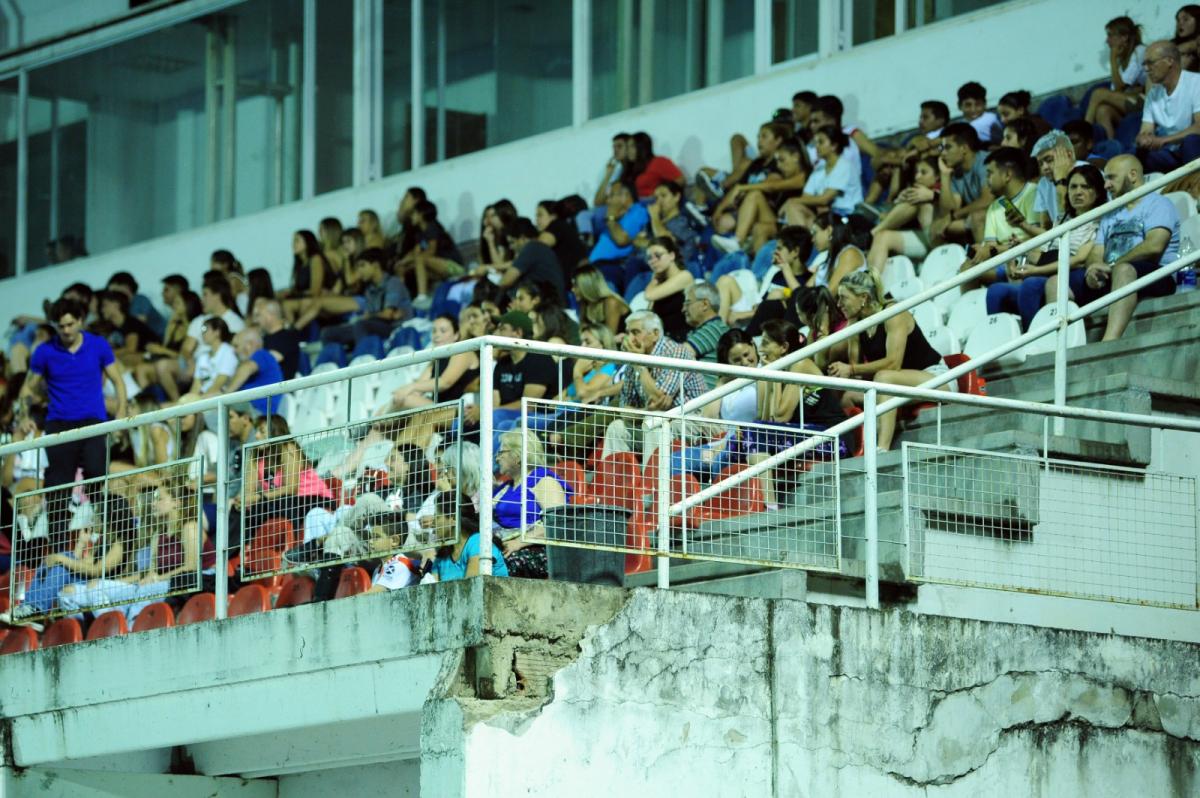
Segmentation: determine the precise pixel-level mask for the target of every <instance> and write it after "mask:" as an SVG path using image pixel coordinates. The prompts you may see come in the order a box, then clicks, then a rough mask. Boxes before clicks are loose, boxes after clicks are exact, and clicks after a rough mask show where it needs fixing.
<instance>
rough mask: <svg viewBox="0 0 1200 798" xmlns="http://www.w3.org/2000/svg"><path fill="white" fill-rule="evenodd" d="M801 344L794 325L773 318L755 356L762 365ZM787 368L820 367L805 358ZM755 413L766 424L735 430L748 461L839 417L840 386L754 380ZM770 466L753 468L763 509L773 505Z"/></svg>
mask: <svg viewBox="0 0 1200 798" xmlns="http://www.w3.org/2000/svg"><path fill="white" fill-rule="evenodd" d="M801 346H802V342H801V338H800V331H799V330H798V329H796V325H794V324H792V323H791V322H789V321H784V320H783V319H773V320H771V321H768V322H767V323H765V324H764V325H763V335H762V347H761V351H760V357H761V360H762V363H763V365H764V366H765V365H767V364H769V363H773V362H775V361H776V360H779V359H780V358H783V357H786V356H787V355H789V354H791V353H792V352H797V351H799V350H800V348H801ZM787 371H788V373H791V374H808V375H810V376H821V369H820V368H819V367H818V366H817V364H816V362H814V361H813V360H812V359H811V358H804V359H802V360H798V361H796V362H795V363H792V364H791V365H790V366H788V367H787ZM755 417H756V419H757V420H758V421H759V422H761V423H764V424H770V425H771V426H770V427H769V428H762V427H750V428H743V429H742V430H741V431H740V441H739V445H740V448H741V450H742V451H744V452H745V454H746V457H747V460H748V462H749V463H750V464H751V465H757V464H759V463H762V462H763V461H765V460H767V459H768V458H769V457H771V456H772V455H775V454H778V453H780V452H782V451H785V450H787V449H790V448H791V447H793V446H795V445H796V444H798V443H801V442H802V441H804V440H805V438H807V437H809V436H806V435H804V434H803V432H804V431H816V432H822V431H824V430H826V429H828V428H829V427H832V426H833V425H834V424H837V423H839V422H840V421H843V420H845V414H844V413H843V412H842V396H841V391H837V390H834V389H833V388H818V387H815V386H811V387H810V386H800V385H797V384H795V383H782V382H767V381H762V382H759V383H758V392H757V411H756V413H755ZM780 427H784V428H785V429H780ZM786 428H793V429H794V430H795V431H794V432H792V431H790V430H788V429H786ZM833 448H834V447H833V446H830V445H825V444H821V445H820V446H818V447H817V449H816V450H815V451H816V453H817V454H819V455H820V456H830V455H831V454H832V452H833ZM841 453H842V455H845V447H844V445H843V446H841ZM813 456H814V455H811V454H809V455H805V460H806V461H807V460H811V458H812V457H813ZM773 472H774V469H766V470H764V471H762V472H761V473H760V474H759V478H760V480H761V482H762V491H763V501H764V502H765V503H766V506H767V510H778V509H779V497H778V494H777V493H776V490H775V479H774V473H773Z"/></svg>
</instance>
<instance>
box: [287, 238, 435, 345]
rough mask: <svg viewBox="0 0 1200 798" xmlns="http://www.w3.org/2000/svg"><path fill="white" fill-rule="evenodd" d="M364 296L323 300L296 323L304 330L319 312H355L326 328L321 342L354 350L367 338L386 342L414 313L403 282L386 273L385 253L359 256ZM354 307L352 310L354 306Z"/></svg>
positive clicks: (375, 251) (370, 251)
mask: <svg viewBox="0 0 1200 798" xmlns="http://www.w3.org/2000/svg"><path fill="white" fill-rule="evenodd" d="M354 271H355V276H356V278H357V284H358V287H359V288H360V289H361V290H362V294H360V295H358V296H353V297H340V296H329V297H320V298H319V299H318V300H316V301H315V302H314V305H313V306H310V308H309V310H307V311H306V312H305V315H303V316H301V317H300V318H299V319H298V320H297V326H298V327H300V328H301V329H303V328H304V327H305V326H307V324H308V322H309V321H311V320H312V319H313V318H315V317H316V315H317V314H318V313H319V312H320V310H321V309H323V310H325V311H326V312H328V313H337V314H340V313H353V314H354V316H353V317H352V319H351V321H349V322H347V323H346V324H338V325H335V326H333V327H326V328H325V329H324V330H322V331H321V341H322V342H324V343H327V344H341V345H342V346H344V347H350V348H353V346H354V345H355V343H357V342H358V341H361V340H362V339H363V338H365V337H367V336H368V335H374V336H376V337H377V338H380V339H383V340H387V338H388V336H389V335H391V334H392V330H394V329H396V326H397V325H399V324H400V323H401V322H403V321H405V320H406V319H408V318H410V317H411V316H412V314H413V301H412V299H411V298H410V297H409V295H408V289H407V288H405V287H404V281H403V280H401V279H400V278H399V277H396V276H394V275H391V274H388V273H387V272H385V271H384V270H383V250H379V249H368V250H367V251H365V252H363V254H361V255H359V256H358V261H357V262H356V263H355V267H354ZM351 306H353V307H351Z"/></svg>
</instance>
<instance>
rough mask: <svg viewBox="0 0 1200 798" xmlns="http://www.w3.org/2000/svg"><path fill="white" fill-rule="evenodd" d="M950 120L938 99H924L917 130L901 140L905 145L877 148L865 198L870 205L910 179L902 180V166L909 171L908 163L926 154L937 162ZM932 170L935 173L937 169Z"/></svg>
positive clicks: (895, 193) (943, 105) (891, 195)
mask: <svg viewBox="0 0 1200 798" xmlns="http://www.w3.org/2000/svg"><path fill="white" fill-rule="evenodd" d="M949 121H950V109H949V108H948V107H947V106H946V104H945V103H944V102H942V101H941V100H926V101H925V102H923V103H921V112H920V114H919V115H918V116H917V132H916V133H914V134H913V135H912V136H910V137H909V138H908V139H907V140H906V141H905V142H904V146H903V147H900V148H897V149H884V148H877V149H878V150H879V152H878V154H877V155H876V156H875V157H873V158H872V159H871V165H872V166H873V167H874V168H875V179H874V180H873V181H871V185H870V187H869V188H868V189H867V196H866V198H865V200H864V201H865V202H866V203H867V204H868V205H872V206H873V205H874V204H875V203H877V202H878V201H879V200H880V199H881V198H883V196H884V194H885V192H886V194H887V196H888V197H890V198H892V199H895V197H896V195H897V194H898V192H899V189H901V188H903V187H904V186H907V185H909V184H910V183H911V182H912V181H911V180H905V179H904V175H903V173H902V171H901V170H902V169H904V167H906V166H907V167H910V169H909V170H908V171H911V164H912V163H913V162H914V161H916V160H918V159H920V158H922V157H924V156H926V155H929V156H932V157H933V159H934V161H935V163H936V160H937V151H936V150H937V144H938V139H939V138H941V135H942V128H944V127H945V126H946V125H947V123H949ZM934 172H935V173H936V172H937V169H936V168H935V169H934ZM897 180H898V182H897ZM889 184H891V185H892V186H894V188H893V189H892V190H891V191H888V190H887V188H888V186H889Z"/></svg>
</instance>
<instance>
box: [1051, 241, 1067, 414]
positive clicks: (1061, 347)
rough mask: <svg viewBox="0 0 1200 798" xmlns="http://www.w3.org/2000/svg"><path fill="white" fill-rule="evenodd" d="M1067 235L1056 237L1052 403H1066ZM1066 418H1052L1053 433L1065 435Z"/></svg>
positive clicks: (1057, 404) (1056, 404)
mask: <svg viewBox="0 0 1200 798" xmlns="http://www.w3.org/2000/svg"><path fill="white" fill-rule="evenodd" d="M1067 239H1068V236H1067V234H1066V233H1063V235H1062V237H1061V238H1059V239H1058V301H1057V302H1056V303H1055V308H1056V309H1057V311H1058V332H1057V333H1055V335H1056V336H1058V337H1057V340H1056V341H1055V346H1054V404H1055V406H1056V407H1066V405H1067V294H1068V290H1067V284H1068V280H1069V276H1068V275H1069V273H1070V270H1071V249H1070V242H1069V241H1068V240H1067ZM1066 429H1067V420H1066V419H1065V418H1062V417H1061V416H1059V417H1058V418H1055V419H1054V434H1055V435H1065V434H1066Z"/></svg>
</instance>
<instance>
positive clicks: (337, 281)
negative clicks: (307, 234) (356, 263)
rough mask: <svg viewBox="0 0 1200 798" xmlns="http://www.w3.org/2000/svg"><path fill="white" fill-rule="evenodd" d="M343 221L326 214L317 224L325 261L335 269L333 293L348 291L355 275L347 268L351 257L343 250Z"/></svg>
mask: <svg viewBox="0 0 1200 798" xmlns="http://www.w3.org/2000/svg"><path fill="white" fill-rule="evenodd" d="M342 232H343V230H342V223H341V222H339V221H338V220H337V219H335V218H334V217H332V216H326V217H325V218H324V219H322V220H321V223H320V224H319V225H318V226H317V237H318V238H319V239H320V240H321V254H322V255H324V256H325V262H326V263H328V264H329V268H330V269H332V270H333V275H334V277H333V293H334V294H341V293H344V292H347V291H348V290H349V288H350V286H349V285H348V284H349V283H350V282H351V281H352V280H353V276H352V275H351V274H350V272H349V270H347V268H346V267H347V265H349V259H348V258H347V257H346V253H345V252H343V251H342Z"/></svg>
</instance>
